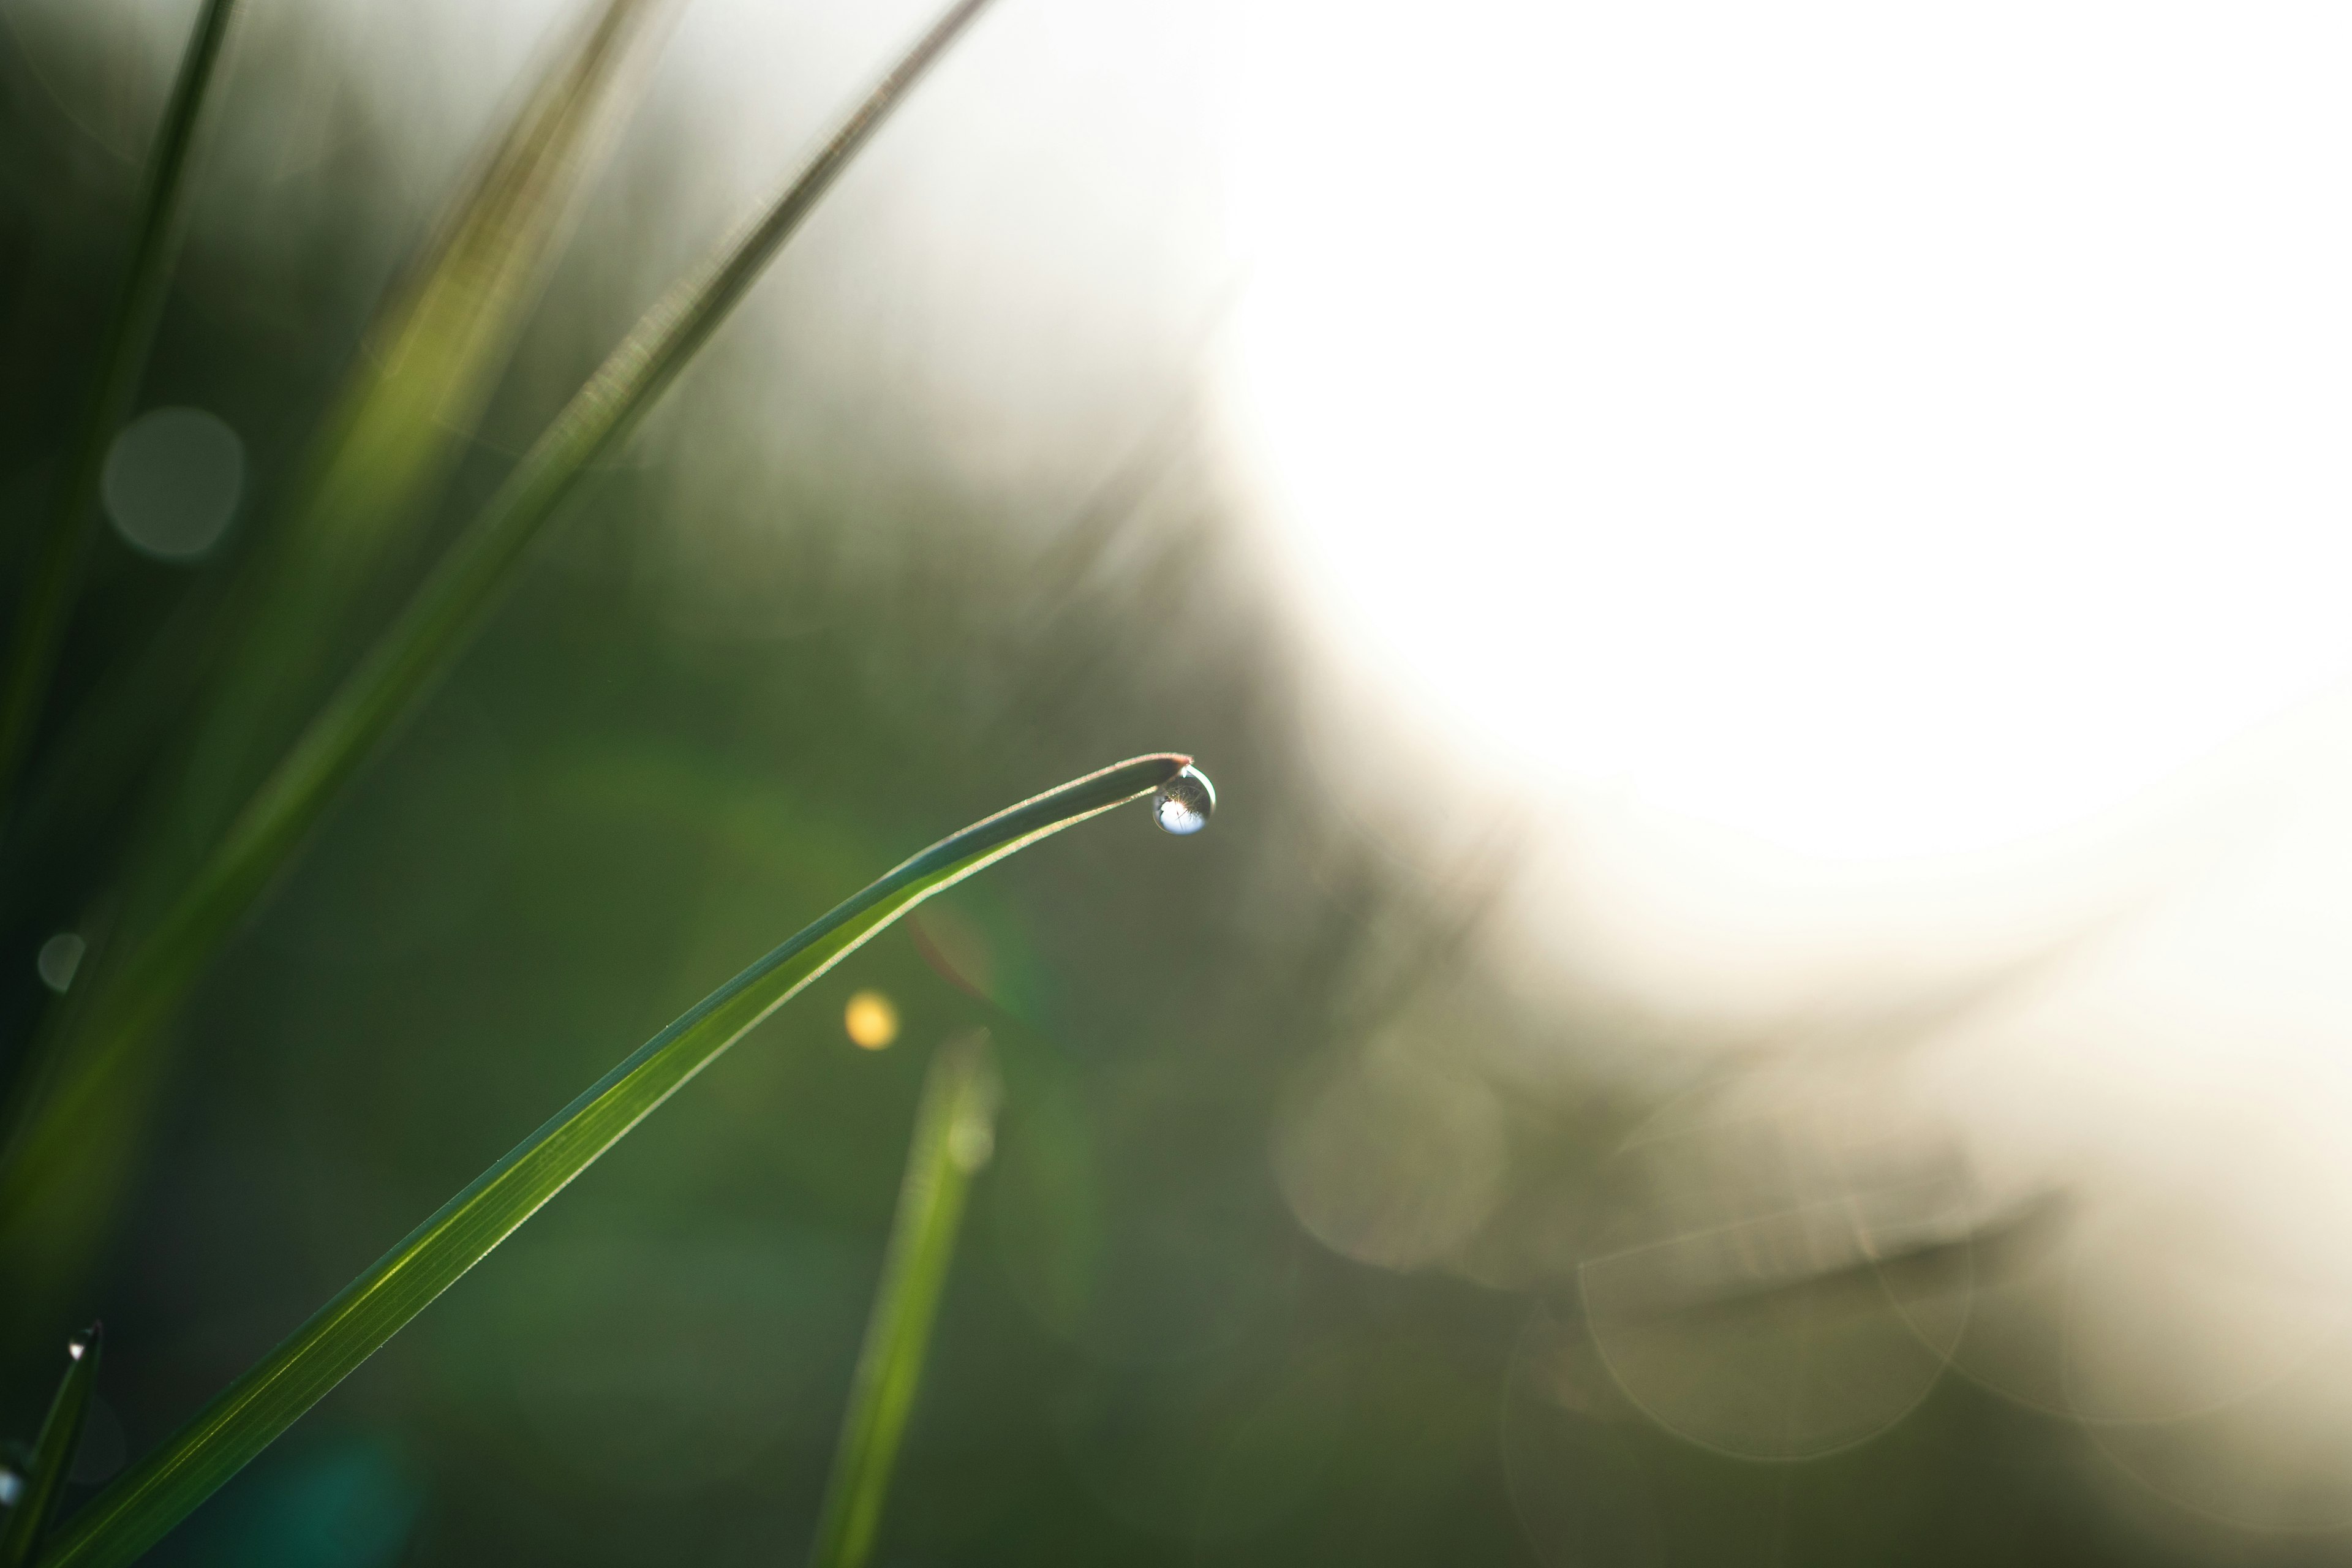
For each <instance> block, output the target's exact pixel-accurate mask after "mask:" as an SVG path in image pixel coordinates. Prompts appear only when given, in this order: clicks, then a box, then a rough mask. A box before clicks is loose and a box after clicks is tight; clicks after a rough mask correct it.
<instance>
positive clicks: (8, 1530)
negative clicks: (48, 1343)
mask: <svg viewBox="0 0 2352 1568" xmlns="http://www.w3.org/2000/svg"><path fill="white" fill-rule="evenodd" d="M104 1339H105V1330H104V1327H103V1325H101V1324H98V1323H92V1324H91V1325H90V1326H89V1328H88V1329H86V1330H84V1331H82V1332H81V1334H80V1335H79V1337H78V1338H77V1339H75V1340H74V1342H72V1343H71V1344H68V1346H66V1356H67V1358H68V1359H67V1362H66V1374H65V1376H64V1378H63V1379H61V1380H60V1381H59V1382H58V1393H57V1397H56V1398H54V1399H52V1400H50V1401H49V1414H48V1415H47V1417H46V1418H45V1419H44V1420H43V1421H42V1422H41V1435H40V1436H38V1437H37V1438H35V1439H34V1441H33V1458H32V1462H31V1463H30V1464H28V1465H26V1467H25V1489H24V1491H23V1492H22V1493H21V1494H19V1495H18V1497H17V1499H16V1507H14V1508H12V1509H10V1510H8V1513H7V1516H6V1521H5V1523H0V1568H22V1565H23V1564H24V1563H28V1562H30V1561H31V1560H32V1556H33V1549H34V1548H35V1547H37V1546H38V1545H40V1543H41V1536H42V1533H43V1532H44V1531H47V1529H48V1526H49V1516H50V1515H51V1514H53V1513H55V1512H56V1511H57V1507H58V1498H59V1497H61V1496H63V1495H64V1493H65V1489H66V1477H67V1476H68V1474H69V1473H71V1471H72V1469H73V1462H74V1450H75V1449H77V1448H78V1447H80V1445H81V1424H82V1418H83V1417H84V1416H85V1415H88V1414H89V1396H90V1394H91V1392H92V1391H93V1390H94V1389H96V1388H97V1387H98V1354H99V1351H100V1347H101V1344H102V1343H103V1341H104Z"/></svg>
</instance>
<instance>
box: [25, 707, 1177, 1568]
mask: <svg viewBox="0 0 2352 1568" xmlns="http://www.w3.org/2000/svg"><path fill="white" fill-rule="evenodd" d="M1188 761H1189V759H1187V758H1184V757H1181V756H1175V755H1171V754H1164V753H1163V754H1160V755H1155V756H1146V757H1137V758H1134V759H1132V760H1130V761H1128V762H1124V763H1118V764H1117V765H1116V766H1113V767H1108V768H1105V769H1103V770H1102V771H1101V772H1100V773H1089V774H1087V776H1086V777H1084V778H1081V779H1076V780H1073V781H1072V782H1070V783H1068V784H1064V785H1062V786H1061V787H1060V788H1058V789H1054V790H1049V791H1047V792H1046V793H1045V794H1044V795H1037V796H1035V797H1034V798H1032V799H1030V800H1026V801H1024V802H1022V803H1021V804H1020V805H1014V806H1009V807H1007V808H1006V809H1005V810H1003V811H1001V812H998V813H997V814H996V815H995V816H991V817H988V818H985V819H984V820H982V821H981V822H978V823H975V824H973V825H972V826H970V827H967V828H965V829H964V830H963V831H962V832H961V833H959V834H957V835H955V836H954V837H951V838H946V839H942V840H941V841H940V842H939V843H937V844H934V845H933V846H931V847H929V849H926V850H924V851H923V852H922V853H921V854H919V855H918V856H916V857H915V858H913V859H911V860H908V861H907V862H905V863H904V864H903V865H901V866H899V867H898V868H897V869H895V870H893V871H891V872H890V873H889V874H888V875H887V876H886V877H884V878H882V879H880V880H879V881H877V882H875V883H873V884H871V885H870V886H868V887H867V888H866V889H865V890H864V891H862V892H860V893H858V894H856V896H855V897H853V898H851V899H850V900H847V901H846V902H845V903H843V904H840V905H838V906H836V907H835V909H834V910H832V911H831V912H830V913H828V914H826V915H825V916H824V918H823V919H821V920H819V921H816V922H815V923H814V924H813V925H811V926H809V927H807V928H806V929H805V930H803V931H801V932H800V933H799V934H798V935H796V936H794V937H793V938H792V940H790V941H789V942H785V943H784V944H783V945H782V947H779V948H777V949H776V950H775V951H774V952H771V953H769V954H768V955H767V956H766V957H765V958H762V959H761V960H760V961H759V962H758V963H754V964H752V965H751V967H750V968H749V969H746V970H745V971H743V973H740V974H739V975H737V976H736V977H735V978H734V979H732V980H730V981H729V982H728V983H727V984H724V985H722V986H720V987H719V989H718V990H716V991H714V992H712V993H711V994H709V996H707V997H705V998H703V1000H702V1001H701V1002H699V1003H698V1004H697V1005H695V1006H694V1007H693V1008H692V1009H691V1010H690V1011H688V1013H686V1014H685V1015H684V1016H682V1017H680V1018H679V1019H678V1020H677V1022H675V1023H673V1024H671V1025H670V1026H669V1027H667V1028H666V1029H664V1030H663V1031H662V1032H661V1033H660V1034H658V1035H656V1036H655V1037H653V1038H652V1039H650V1040H648V1041H646V1044H645V1045H643V1046H642V1047H638V1049H637V1050H636V1052H635V1054H634V1055H632V1056H630V1057H629V1058H627V1059H626V1060H625V1061H623V1062H622V1063H621V1064H620V1066H618V1067H616V1068H614V1069H613V1070H612V1071H611V1072H609V1073H606V1074H605V1075H604V1077H603V1078H602V1079H598V1080H597V1081H596V1083H595V1084H594V1085H593V1086H592V1087H591V1088H590V1089H588V1091H587V1092H586V1093H584V1094H583V1095H581V1096H580V1098H579V1099H577V1100H573V1101H572V1103H571V1104H570V1105H569V1106H567V1107H565V1108H564V1110H562V1113H560V1114H559V1115H558V1116H556V1118H555V1119H554V1120H553V1121H550V1122H548V1123H547V1125H545V1126H544V1127H541V1129H540V1130H539V1131H536V1132H534V1133H532V1134H531V1135H530V1137H529V1138H526V1139H524V1140H523V1142H521V1143H520V1145H519V1146H517V1147H516V1149H515V1150H514V1152H511V1153H509V1155H507V1157H506V1158H505V1159H503V1160H500V1161H499V1163H497V1164H495V1165H493V1166H491V1167H490V1168H489V1170H488V1171H487V1172H485V1173H483V1174H482V1175H481V1177H480V1178H479V1179H478V1180H477V1181H476V1182H475V1183H474V1184H472V1185H471V1186H469V1187H467V1189H466V1190H465V1191H464V1192H461V1193H459V1194H457V1196H456V1197H454V1198H452V1199H450V1200H449V1202H448V1203H447V1204H446V1205H443V1206H442V1209H441V1211H440V1212H439V1213H438V1214H436V1215H434V1216H433V1217H432V1218H431V1219H428V1220H426V1221H425V1223H424V1224H423V1225H421V1226H418V1227H417V1228H416V1229H415V1231H413V1232H411V1233H410V1235H409V1237H408V1238H407V1239H406V1240H404V1241H403V1242H402V1243H401V1244H400V1245H399V1246H397V1247H394V1248H393V1249H392V1250H391V1251H390V1252H388V1253H386V1254H384V1255H383V1258H379V1259H378V1260H377V1261H376V1262H375V1264H374V1265H373V1267H371V1268H369V1269H368V1270H367V1272H365V1273H364V1274H362V1275H361V1276H360V1277H359V1278H358V1279H355V1280H353V1281H352V1283H351V1285H350V1286H349V1287H347V1288H346V1289H344V1290H343V1292H342V1294H341V1295H340V1296H337V1297H336V1298H335V1299H334V1300H332V1301H330V1302H329V1303H327V1305H326V1306H325V1307H323V1308H321V1309H320V1310H319V1311H318V1313H317V1314H316V1315H314V1316H313V1317H312V1318H311V1319H310V1321H309V1322H307V1323H305V1324H303V1325H302V1326H301V1327H300V1328H299V1329H297V1330H296V1331H294V1333H293V1335H292V1336H291V1337H290V1338H289V1339H288V1340H287V1341H286V1342H284V1343H283V1344H281V1345H279V1346H278V1348H277V1349H276V1350H274V1351H272V1352H270V1353H269V1354H268V1356H267V1357H265V1358H264V1359H263V1360H262V1362H261V1363H260V1364H258V1365H257V1366H256V1367H254V1368H253V1369H252V1370H251V1371H250V1372H247V1373H246V1374H245V1375H244V1376H242V1377H240V1378H238V1379H237V1380H236V1382H235V1383H233V1384H230V1385H229V1387H228V1388H227V1390H226V1392H224V1393H223V1394H220V1396H219V1397H217V1398H216V1399H215V1400H214V1401H213V1402H212V1403H211V1404H210V1405H206V1406H205V1408H204V1409H203V1410H202V1411H200V1412H198V1413H197V1415H196V1416H195V1418H194V1420H192V1421H190V1422H189V1423H188V1424H187V1425H186V1426H184V1427H182V1428H181V1429H180V1431H179V1432H178V1433H177V1434H175V1435H174V1436H173V1437H172V1438H171V1439H170V1440H168V1441H167V1442H165V1443H164V1444H163V1447H161V1448H159V1449H157V1450H156V1451H155V1452H153V1453H152V1454H150V1455H148V1456H147V1457H146V1458H143V1459H142V1460H140V1461H139V1462H138V1463H137V1464H136V1465H133V1466H132V1467H131V1468H130V1469H129V1470H127V1471H125V1472H124V1473H123V1474H122V1476H121V1478H120V1479H117V1480H116V1481H115V1482H114V1483H113V1484H112V1485H111V1486H110V1487H108V1488H107V1489H106V1490H105V1491H103V1492H101V1493H100V1494H99V1496H98V1497H97V1498H96V1499H94V1500H92V1501H91V1502H90V1503H89V1506H87V1507H85V1508H84V1509H82V1510H81V1511H79V1513H77V1514H75V1515H74V1517H73V1519H72V1520H71V1521H70V1522H68V1525H67V1526H66V1528H65V1529H64V1530H63V1531H60V1532H59V1533H58V1537H57V1539H56V1541H55V1542H54V1543H53V1544H52V1545H51V1546H50V1547H49V1548H48V1550H47V1551H46V1552H43V1553H42V1554H41V1556H40V1559H39V1563H40V1565H41V1568H117V1565H119V1564H123V1563H130V1562H131V1560H132V1559H134V1558H136V1557H137V1556H139V1554H140V1553H142V1552H145V1551H146V1550H147V1548H148V1547H150V1546H152V1545H153V1544H154V1543H155V1542H157V1541H158V1540H160V1539H161V1538H162V1537H163V1533H164V1532H165V1531H168V1530H170V1529H171V1528H172V1527H173V1525H174V1524H176V1523H178V1522H179V1521H181V1520H182V1519H183V1518H184V1517H186V1515H187V1513H188V1511H189V1510H191V1509H194V1507H195V1506H196V1505H197V1504H198V1503H200V1502H202V1501H203V1500H205V1498H206V1497H207V1496H209V1495H210V1494H211V1493H212V1492H213V1491H214V1490H215V1489H216V1488H218V1487H219V1486H220V1485H221V1484H222V1483H223V1482H225V1481H226V1480H227V1479H229V1477H231V1476H233V1475H235V1474H236V1472H237V1471H238V1470H239V1469H240V1468H243V1467H244V1466H245V1464H246V1463H247V1461H248V1460H250V1459H251V1458H253V1457H254V1456H255V1455H257V1454H258V1453H260V1452H261V1450H262V1449H263V1448H265V1447H268V1445H269V1444H270V1442H271V1441H272V1440H273V1439H275V1438H276V1437H277V1436H278V1434H279V1433H281V1432H283V1431H285V1430H286V1428H287V1427H289V1426H292V1425H293V1424H294V1422H295V1420H296V1418H298V1417H299V1416H300V1415H301V1414H302V1413H303V1412H304V1411H305V1410H308V1409H309V1408H310V1406H311V1405H314V1404H316V1403H317V1402H318V1400H319V1399H320V1397H321V1396H322V1395H324V1394H326V1392H327V1391H328V1390H329V1389H331V1388H332V1387H334V1386H335V1384H338V1383H340V1382H341V1381H342V1379H343V1378H344V1377H345V1376H346V1375H347V1374H349V1373H350V1372H351V1371H352V1368H354V1367H356V1366H358V1365H359V1364H360V1363H362V1362H363V1361H365V1360H366V1359H367V1358H368V1357H369V1356H370V1355H372V1354H373V1353H374V1352H375V1350H376V1348H377V1347H378V1346H380V1345H382V1344H383V1342H385V1341H386V1340H388V1339H390V1338H391V1337H392V1336H393V1334H394V1332H396V1331H398V1330H399V1328H400V1327H401V1325H402V1324H404V1323H405V1322H407V1321H408V1320H409V1319H411V1318H413V1317H415V1315H416V1314H417V1313H419V1312H421V1311H423V1310H425V1307H426V1305H427V1304H429V1303H430V1302H431V1301H432V1300H433V1299H434V1298H435V1297H436V1296H438V1295H440V1294H441V1292H442V1291H444V1290H446V1289H448V1288H449V1287H450V1286H451V1285H452V1284H454V1283H456V1282H457V1279H458V1277H459V1276H460V1275H462V1274H464V1273H465V1272H466V1270H467V1269H468V1268H472V1267H473V1266H474V1265H475V1264H476V1263H478V1262H479V1261H480V1260H481V1259H482V1258H484V1257H485V1256H487V1255H488V1252H489V1251H490V1249H491V1248H492V1247H496V1246H498V1244H499V1242H501V1241H503V1240H505V1239H506V1237H508V1236H509V1234H511V1233H512V1232H513V1231H514V1229H515V1228H516V1227H517V1226H520V1225H521V1224H522V1223H523V1221H525V1220H527V1219H529V1218H530V1216H531V1215H532V1214H534V1213H536V1212H537V1211H538V1209H539V1207H540V1205H542V1204H544V1203H546V1202H547V1201H548V1199H550V1198H551V1197H553V1196H554V1195H555V1194H557V1193H558V1192H560V1191H562V1188H563V1186H564V1184H566V1183H568V1182H570V1181H571V1180H572V1177H574V1176H576V1175H578V1174H579V1173H581V1172H582V1171H583V1170H585V1169H587V1168H588V1166H589V1165H590V1164H591V1163H593V1162H594V1161H595V1159H596V1158H597V1156H599V1155H600V1154H602V1153H604V1151H605V1150H607V1149H609V1148H611V1147H612V1146H613V1145H614V1143H616V1142H619V1141H620V1140H621V1138H622V1137H623V1136H624V1135H625V1134H626V1133H627V1132H628V1131H629V1130H630V1129H631V1128H633V1127H635V1125H636V1124H637V1122H638V1121H641V1120H642V1119H644V1117H645V1116H646V1114H647V1113H648V1112H650V1111H651V1110H653V1109H654V1108H655V1107H656V1106H657V1105H659V1104H660V1103H661V1102H662V1101H663V1100H667V1099H668V1098H669V1097H670V1096H671V1095H672V1094H674V1093H676V1092H677V1089H678V1088H679V1086H680V1085H682V1084H684V1083H685V1082H686V1081H687V1079H690V1078H692V1077H693V1076H694V1075H695V1074H696V1073H698V1072H700V1071H701V1070H702V1069H703V1068H705V1067H707V1066H709V1064H710V1062H711V1061H712V1060H713V1059H714V1058H717V1057H718V1055H719V1052H721V1051H723V1050H725V1049H726V1048H727V1047H729V1046H730V1045H733V1044H734V1043H735V1042H736V1041H737V1040H739V1039H740V1038H742V1037H743V1036H744V1035H745V1034H746V1033H748V1032H749V1031H750V1030H751V1027H752V1026H754V1025H756V1024H758V1023H759V1022H760V1021H761V1019H762V1018H765V1017H766V1016H768V1015H769V1014H771V1013H772V1012H774V1011H775V1010H776V1009H777V1008H778V1007H780V1006H782V1005H783V1004H784V1003H785V1002H786V1001H787V1000H789V999H790V998H791V997H792V996H793V994H795V993H797V992H798V991H800V990H801V989H802V988H803V986H805V985H807V984H809V982H810V981H812V980H814V979H815V978H816V977H817V976H818V975H820V974H823V973H824V972H825V971H826V970H828V969H831V968H832V967H833V966H834V965H835V963H839V962H840V961H841V960H842V958H843V957H844V956H845V955H846V954H847V953H849V952H851V951H852V950H854V949H856V947H858V946H859V945H861V944H862V943H864V942H866V940H867V939H869V938H870V937H872V936H873V935H874V934H875V933H876V932H877V931H881V930H883V929H884V928H885V927H887V925H889V924H890V923H891V922H892V921H895V920H897V919H898V917H899V916H900V915H902V914H904V913H905V912H906V911H907V910H909V909H911V908H913V907H914V906H915V905H917V904H919V903H920V902H921V901H922V900H925V899H928V898H929V897H930V896H931V895H932V894H934V893H937V892H939V891H940V890H941V889H945V888H949V887H951V886H953V885H954V884H955V883H957V882H960V881H961V880H963V879H965V878H966V877H969V876H971V874H972V873H973V872H975V871H978V870H980V869H981V868H982V867H984V866H989V865H992V864H993V863H994V862H996V861H998V860H1001V859H1003V858H1005V857H1006V856H1008V855H1011V854H1013V852H1014V851H1016V850H1018V849H1021V848H1022V847H1024V846H1027V845H1030V844H1034V843H1035V842H1036V841H1037V840H1038V839H1041V838H1044V837H1047V836H1048V835H1051V834H1055V833H1058V832H1060V831H1061V830H1062V829H1064V828H1066V827H1068V826H1071V825H1072V824H1073V823H1076V822H1082V821H1084V820H1085V819H1086V818H1087V817H1089V816H1096V815H1097V814H1099V813H1101V812H1106V811H1108V810H1110V809H1111V808H1112V807H1114V806H1117V805H1123V804H1124V803H1126V802H1128V801H1130V800H1134V799H1136V798H1137V797H1138V796H1140V795H1148V794H1150V793H1151V792H1152V791H1153V790H1156V789H1158V788H1159V787H1160V785H1161V784H1165V783H1166V782H1167V781H1168V780H1169V779H1171V778H1173V777H1174V776H1175V775H1176V774H1177V773H1180V772H1181V771H1182V770H1183V768H1184V767H1185V766H1186V765H1187V763H1188ZM450 1092H451V1093H453V1094H456V1093H459V1092H462V1091H460V1090H458V1089H457V1088H456V1087H455V1086H451V1089H450Z"/></svg>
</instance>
